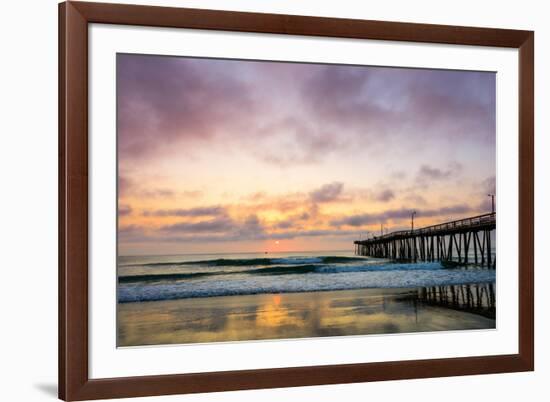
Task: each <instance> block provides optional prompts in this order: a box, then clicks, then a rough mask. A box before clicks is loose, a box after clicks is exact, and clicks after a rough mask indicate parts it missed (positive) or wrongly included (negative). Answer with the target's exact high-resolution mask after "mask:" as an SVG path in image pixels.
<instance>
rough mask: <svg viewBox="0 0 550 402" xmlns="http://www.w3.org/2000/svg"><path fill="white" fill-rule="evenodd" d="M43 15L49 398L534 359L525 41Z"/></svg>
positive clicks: (90, 7)
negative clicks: (52, 181)
mask: <svg viewBox="0 0 550 402" xmlns="http://www.w3.org/2000/svg"><path fill="white" fill-rule="evenodd" d="M59 10H60V14H59V16H60V18H59V21H60V30H59V40H60V46H59V51H60V54H59V58H60V63H59V67H60V70H59V74H60V79H59V86H60V88H59V91H60V92H59V93H60V106H59V114H60V115H59V122H60V129H59V134H60V137H59V139H60V141H59V151H60V152H59V155H60V158H59V199H60V201H59V210H60V213H59V220H60V221H59V233H60V235H59V236H60V237H59V246H60V253H59V255H60V260H59V291H60V293H59V317H60V319H59V385H60V386H59V390H60V395H59V396H60V398H62V399H64V400H84V399H99V398H115V397H132V396H136V397H137V396H148V395H164V394H177V393H193V392H212V391H224V390H240V389H251V388H273V387H290V386H302V385H318V384H335V383H350V382H362V381H377V380H391V379H407V378H424V377H436V376H452V375H468V374H483V373H500V372H512V371H529V370H533V367H534V358H533V356H534V353H533V351H534V340H533V326H534V322H533V321H534V318H533V281H534V278H533V167H534V165H533V102H534V89H533V82H534V68H533V58H534V54H533V53H534V47H533V41H534V34H533V32H530V31H517V30H503V29H488V28H470V27H456V26H441V25H426V24H410V23H395V22H381V21H363V20H345V19H333V18H319V17H305V16H289V15H275V14H255V13H241V12H227V11H213V10H197V9H179V8H167V7H150V6H134V5H118V4H98V3H80V2H66V3H62V4H60V8H59ZM497 216H498V219H497ZM497 223H498V224H497Z"/></svg>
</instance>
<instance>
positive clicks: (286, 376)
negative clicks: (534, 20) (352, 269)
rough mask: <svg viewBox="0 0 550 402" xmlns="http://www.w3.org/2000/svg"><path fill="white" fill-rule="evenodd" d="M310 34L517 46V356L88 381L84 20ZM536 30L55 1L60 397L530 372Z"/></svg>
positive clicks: (86, 29) (86, 79)
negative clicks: (57, 94)
mask: <svg viewBox="0 0 550 402" xmlns="http://www.w3.org/2000/svg"><path fill="white" fill-rule="evenodd" d="M91 23H99V24H120V25H136V26H152V27H171V28H196V29H206V30H223V31H241V32H256V33H274V34H288V35H310V36H322V37H338V38H356V39H376V40H391V41H409V42H422V43H443V44H459V45H476V46H493V47H507V48H515V49H519V83H518V85H519V103H518V110H519V127H518V132H519V230H520V232H521V236H520V237H519V261H518V270H519V289H518V292H519V334H518V335H519V349H518V350H519V353H518V354H513V355H499V356H476V357H461V358H445V359H430V360H414V361H399V362H379V363H363V364H344V365H326V366H310V367H292V368H275V369H258V370H245V371H229V372H227V371H225V372H212V373H193V374H173V375H159V376H144V377H127V378H106V379H90V378H89V374H88V361H89V360H88V353H89V350H88V325H89V324H88V307H89V306H88V257H89V254H88V212H89V211H88V24H91ZM533 130H534V33H533V32H531V31H518V30H507V29H488V28H470V27H457V26H443V25H426V24H411V23H396V22H381V21H363V20H351V19H335V18H320V17H305V16H290V15H276V14H257V13H244V12H226V11H213V10H197V9H183V8H167V7H152V6H134V5H119V4H103V3H83V2H65V3H62V4H60V5H59V397H60V398H61V399H64V400H87V399H100V398H120V397H141V396H150V395H168V394H180V393H197V392H213V391H229V390H244V389H255V388H276V387H293V386H306V385H321V384H337V383H353V382H365V381H382V380H396V379H411V378H427V377H443V376H457V375H472V374H485V373H505V372H517V371H532V370H533V369H534V313H533V310H534V296H533V292H534V271H533V260H534V251H533V241H534V200H533V197H534V161H533V158H534V142H533V141H534V140H533V138H534V134H533Z"/></svg>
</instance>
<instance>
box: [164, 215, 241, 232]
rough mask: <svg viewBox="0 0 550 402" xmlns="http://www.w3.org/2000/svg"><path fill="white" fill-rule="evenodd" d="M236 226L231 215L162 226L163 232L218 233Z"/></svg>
mask: <svg viewBox="0 0 550 402" xmlns="http://www.w3.org/2000/svg"><path fill="white" fill-rule="evenodd" d="M233 228H234V221H233V220H232V219H231V218H229V217H226V216H224V217H220V218H215V219H211V220H207V221H200V222H192V223H191V222H180V223H174V224H172V225H165V226H162V227H161V228H160V230H161V231H163V232H169V233H204V232H210V233H216V232H226V231H229V230H232V229H233Z"/></svg>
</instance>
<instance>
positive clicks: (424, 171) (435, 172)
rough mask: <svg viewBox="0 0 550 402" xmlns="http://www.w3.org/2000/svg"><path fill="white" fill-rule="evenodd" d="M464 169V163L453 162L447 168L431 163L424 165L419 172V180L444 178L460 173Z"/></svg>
mask: <svg viewBox="0 0 550 402" xmlns="http://www.w3.org/2000/svg"><path fill="white" fill-rule="evenodd" d="M461 171H462V165H461V164H460V163H458V162H451V163H450V164H449V166H448V168H447V169H440V168H436V167H432V166H429V165H422V166H420V169H419V171H418V174H417V181H422V182H425V181H431V180H443V179H448V178H450V177H454V176H456V175H458V174H459V173H460V172H461Z"/></svg>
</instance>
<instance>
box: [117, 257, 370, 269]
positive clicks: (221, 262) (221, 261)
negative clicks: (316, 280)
mask: <svg viewBox="0 0 550 402" xmlns="http://www.w3.org/2000/svg"><path fill="white" fill-rule="evenodd" d="M366 260H368V258H364V257H341V256H323V257H287V258H218V259H213V260H198V261H173V262H151V263H143V264H127V265H125V266H129V265H132V266H151V267H155V266H185V265H200V266H209V267H241V266H253V265H259V266H265V265H302V264H316V263H318V264H347V263H352V262H357V261H366Z"/></svg>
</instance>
